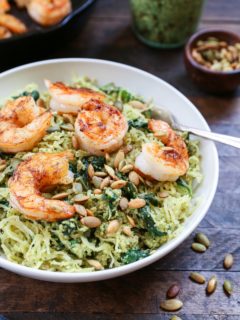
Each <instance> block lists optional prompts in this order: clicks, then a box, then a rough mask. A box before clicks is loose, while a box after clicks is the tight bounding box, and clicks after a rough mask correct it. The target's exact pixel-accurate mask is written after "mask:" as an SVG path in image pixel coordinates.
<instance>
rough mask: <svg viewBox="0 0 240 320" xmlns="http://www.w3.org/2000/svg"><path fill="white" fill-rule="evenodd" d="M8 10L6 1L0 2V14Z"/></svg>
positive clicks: (0, 0)
mask: <svg viewBox="0 0 240 320" xmlns="http://www.w3.org/2000/svg"><path fill="white" fill-rule="evenodd" d="M8 10H10V5H9V3H8V1H7V0H0V13H4V12H7V11H8Z"/></svg>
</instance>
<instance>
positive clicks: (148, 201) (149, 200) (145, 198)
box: [142, 193, 159, 206]
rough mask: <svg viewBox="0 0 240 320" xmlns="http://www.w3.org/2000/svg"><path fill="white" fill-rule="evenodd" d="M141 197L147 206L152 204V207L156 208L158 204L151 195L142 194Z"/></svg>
mask: <svg viewBox="0 0 240 320" xmlns="http://www.w3.org/2000/svg"><path fill="white" fill-rule="evenodd" d="M142 197H143V199H144V200H146V202H147V203H148V204H152V205H153V206H158V204H159V201H158V199H157V198H156V197H155V196H154V194H153V193H147V194H144V195H142Z"/></svg>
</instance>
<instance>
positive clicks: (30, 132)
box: [0, 97, 52, 153]
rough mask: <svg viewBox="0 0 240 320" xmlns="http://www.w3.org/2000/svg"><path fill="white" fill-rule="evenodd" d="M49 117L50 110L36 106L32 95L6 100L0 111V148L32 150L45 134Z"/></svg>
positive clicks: (5, 150) (11, 150)
mask: <svg viewBox="0 0 240 320" xmlns="http://www.w3.org/2000/svg"><path fill="white" fill-rule="evenodd" d="M51 117H52V114H51V112H46V110H45V109H44V108H40V107H39V106H37V105H36V103H35V101H34V99H33V98H32V97H21V98H18V99H16V100H14V101H12V100H11V101H8V102H7V103H6V105H5V106H4V107H3V109H1V111H0V150H1V151H3V152H7V153H16V152H20V151H29V150H32V148H33V147H34V146H35V145H36V144H37V143H38V142H39V141H40V140H41V139H42V138H43V136H44V135H45V133H46V130H47V129H48V127H49V126H50V122H51Z"/></svg>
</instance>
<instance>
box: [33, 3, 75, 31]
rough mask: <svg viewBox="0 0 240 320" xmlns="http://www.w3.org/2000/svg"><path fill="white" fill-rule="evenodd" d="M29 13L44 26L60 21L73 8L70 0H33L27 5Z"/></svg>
mask: <svg viewBox="0 0 240 320" xmlns="http://www.w3.org/2000/svg"><path fill="white" fill-rule="evenodd" d="M27 10H28V13H29V15H30V16H31V18H32V19H33V20H35V21H36V22H38V23H39V24H41V25H43V26H51V25H54V24H57V23H59V22H60V21H61V20H62V19H63V18H65V17H66V16H67V15H68V14H69V13H70V12H71V10H72V5H71V1H70V0H31V1H30V2H29V4H28V5H27Z"/></svg>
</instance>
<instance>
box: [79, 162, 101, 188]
mask: <svg viewBox="0 0 240 320" xmlns="http://www.w3.org/2000/svg"><path fill="white" fill-rule="evenodd" d="M82 164H83V168H82V169H81V170H80V175H81V176H82V180H81V181H82V182H83V185H84V187H85V190H87V189H88V188H89V179H88V178H89V177H88V166H89V164H92V166H93V168H94V170H96V171H102V169H103V166H104V164H105V158H104V157H102V156H99V157H97V156H86V157H83V158H82Z"/></svg>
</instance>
